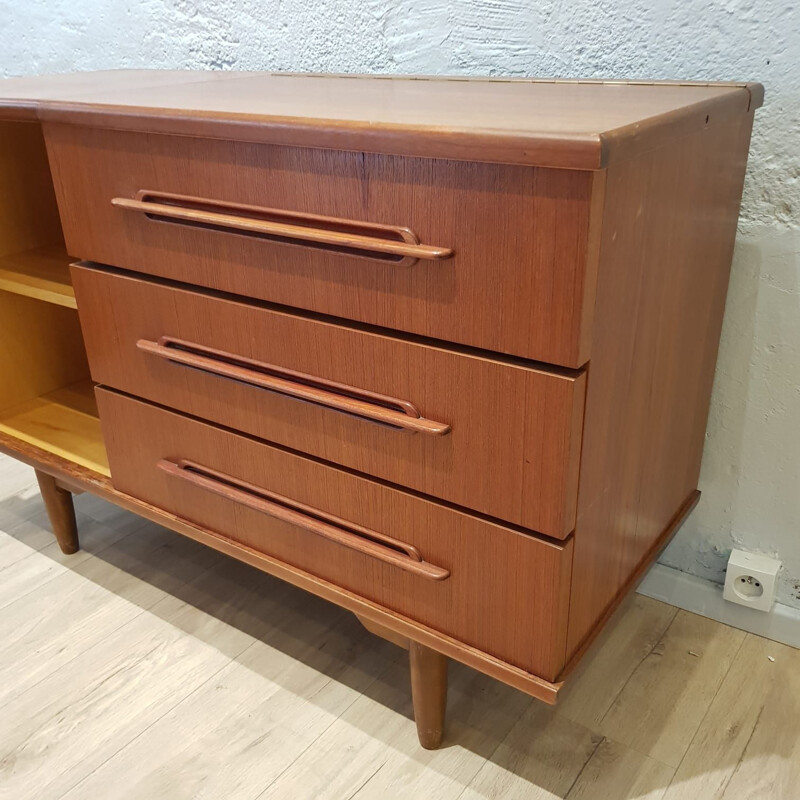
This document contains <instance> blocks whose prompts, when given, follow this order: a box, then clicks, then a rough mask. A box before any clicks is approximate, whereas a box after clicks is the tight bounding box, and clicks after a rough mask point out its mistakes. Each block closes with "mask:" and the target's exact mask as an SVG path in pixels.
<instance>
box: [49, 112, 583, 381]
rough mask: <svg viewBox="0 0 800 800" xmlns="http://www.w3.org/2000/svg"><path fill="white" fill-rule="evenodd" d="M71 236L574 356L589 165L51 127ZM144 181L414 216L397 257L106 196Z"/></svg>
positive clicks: (256, 202)
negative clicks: (416, 253)
mask: <svg viewBox="0 0 800 800" xmlns="http://www.w3.org/2000/svg"><path fill="white" fill-rule="evenodd" d="M45 136H46V140H47V145H48V151H49V154H50V159H51V164H52V169H53V176H54V181H55V185H56V192H57V194H58V198H59V207H60V211H61V218H62V222H63V224H64V232H65V235H66V239H67V249H68V250H69V252H70V253H72V254H73V255H75V256H78V257H80V258H83V259H86V260H90V261H96V262H100V263H104V264H112V265H114V266H117V267H124V268H126V269H133V270H137V271H141V272H145V273H148V274H151V275H159V276H161V277H164V278H171V279H174V280H180V281H184V282H186V283H190V284H195V285H200V286H208V287H211V288H213V289H220V290H223V291H227V292H232V293H234V294H238V295H243V296H246V297H255V298H260V299H262V300H268V301H270V302H274V303H281V304H284V305H289V306H293V307H295V308H298V307H299V308H305V309H310V310H312V311H318V312H322V313H325V314H332V315H335V316H338V317H344V318H346V319H351V320H358V321H360V322H366V323H370V324H374V325H380V326H383V327H387V328H394V329H397V330H404V331H409V332H411V333H417V334H421V335H424V336H430V337H434V338H437V339H446V340H449V341H454V342H461V343H463V344H468V345H473V346H476V347H481V348H485V349H489V350H495V351H499V352H504V353H511V354H514V355H518V356H522V357H525V358H530V359H536V360H540V361H547V362H550V363H555V364H562V365H564V366H568V367H579V366H581V365H582V364H583V363H584V362H585V361H586V359H587V357H588V351H587V348H586V344H587V341H588V340H587V338H586V336H585V330H584V325H585V322H586V316H587V314H586V312H585V306H587V305H589V306H591V305H592V304H593V302H594V298H593V295H592V293H591V291H587V286H588V288H589V289H591V288H592V287H593V285H594V284H593V278H592V276H591V275H587V258H588V250H589V212H590V208H591V200H592V186H593V177H592V173H588V172H576V171H565V170H550V169H536V168H533V167H514V166H503V165H491V164H477V163H474V164H464V163H459V162H454V161H442V160H436V159H413V158H399V157H395V156H375V155H366V154H357V153H348V152H341V151H331V150H313V149H303V148H298V147H273V146H268V145H254V144H246V143H241V142H239V143H237V142H219V141H211V140H204V139H197V138H178V137H167V136H148V135H144V134H134V133H123V132H115V131H105V130H92V129H87V128H82V127H78V126H70V125H50V124H47V125H45ZM140 192H146V193H161V194H170V195H183V196H190V197H194V198H204V199H205V200H207V201H211V202H212V203H214V202H215V203H234V204H239V205H247V206H256V207H261V208H266V209H279V210H282V211H284V212H291V213H299V214H314V215H324V216H326V217H334V218H337V219H343V220H350V221H351V223H353V224H357V223H361V224H376V225H389V226H396V227H400V228H408V229H410V230H411V231H412V232H413V233H414V234H415V236H416V237H417V238H418V240H419V241H420V242H421V243H423V244H426V245H431V246H436V247H437V248H446V249H449V250H452V251H453V255H452V256H451V257H449V258H446V259H444V260H440V261H427V260H418V261H416V262H415V263H413V264H411V265H408V266H403V265H402V264H399V263H396V262H394V261H392V260H386V259H385V258H365V257H364V256H363V254H361V255H352V254H349V253H347V252H330V251H328V250H324V249H319V248H318V247H310V246H307V245H305V244H302V243H298V242H297V240H292V241H291V243H287V241H288V240H287V241H274V240H270V239H268V238H264V237H254V236H250V235H243V234H242V233H241V232H239V233H237V232H235V231H232V230H229V229H218V228H212V227H205V228H203V227H198V226H190V225H185V224H175V223H171V222H167V221H162V220H159V219H151V218H149V217H148V216H146V215H144V214H141V213H138V212H137V213H132V212H131V211H130V210H127V209H124V208H120V207H119V206H114V205H112V200H114V199H115V198H129V199H134V198H136V197H137V195H139V193H140Z"/></svg>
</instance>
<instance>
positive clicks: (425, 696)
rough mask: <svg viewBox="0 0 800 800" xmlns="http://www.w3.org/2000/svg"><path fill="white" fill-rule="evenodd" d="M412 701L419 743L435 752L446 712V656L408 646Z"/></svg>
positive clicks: (442, 732) (440, 738)
mask: <svg viewBox="0 0 800 800" xmlns="http://www.w3.org/2000/svg"><path fill="white" fill-rule="evenodd" d="M408 659H409V662H410V665H411V697H412V699H413V701H414V719H415V721H416V723H417V735H418V736H419V743H420V744H421V745H422V746H423V747H424V748H425V749H426V750H435V749H436V748H437V747H438V746H439V745H440V744H441V743H442V736H443V735H444V716H445V710H446V708H447V656H443V655H442V654H441V653H437V652H436V651H435V650H431V649H430V647H425V646H424V645H421V644H419V643H418V642H410V643H409V648H408Z"/></svg>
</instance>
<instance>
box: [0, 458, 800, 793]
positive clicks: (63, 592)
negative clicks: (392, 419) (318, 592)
mask: <svg viewBox="0 0 800 800" xmlns="http://www.w3.org/2000/svg"><path fill="white" fill-rule="evenodd" d="M76 505H77V508H78V514H79V523H80V529H81V543H82V546H83V549H82V550H81V552H79V553H77V554H75V555H73V556H63V555H62V554H61V553H60V551H59V550H58V547H57V545H56V544H55V542H54V540H53V537H52V535H51V533H50V531H49V529H48V525H47V520H46V517H45V513H44V508H43V505H42V502H41V500H40V498H39V495H38V492H37V491H36V484H35V480H34V476H33V472H32V471H31V470H30V469H28V468H26V467H24V466H22V465H20V464H18V463H17V462H15V461H13V460H11V459H8V458H5V457H2V456H0V798H4V799H5V798H9V800H24V799H25V798H36V799H37V800H45V799H46V798H70V800H78V799H81V800H82V799H83V798H87V799H89V798H90V799H91V800H105V799H106V798H108V799H109V800H111V799H113V798H142V800H145V799H146V800H157V799H159V798H166V799H168V800H183V799H184V798H186V799H187V800H188V798H193V799H194V798H198V799H199V798H202V800H210V799H211V798H221V799H224V800H250V799H252V800H255V798H264V799H266V798H287V799H288V798H291V800H298V799H302V798H333V799H334V800H349V798H359V799H360V800H365V798H380V799H381V800H386V799H387V798H395V797H396V798H435V799H436V800H440V799H441V800H445V799H446V798H452V800H456V799H457V798H461V800H477V799H478V798H503V799H504V800H505V799H506V798H508V799H509V800H513V799H514V798H520V800H536V799H538V798H569V800H578V799H579V798H580V799H581V800H586V799H587V798H588V799H589V800H624V799H627V798H647V799H648V800H656V798H667V799H668V800H677V799H678V798H692V799H694V798H698V799H699V800H711V798H726V800H728V799H733V798H735V800H744V798H798V797H800V736H798V734H799V733H800V651H797V650H794V649H792V648H790V647H786V646H783V645H779V644H775V643H773V642H769V641H767V640H765V639H760V638H758V637H756V636H753V635H751V634H746V633H743V632H741V631H738V630H735V629H733V628H728V627H726V626H724V625H720V624H718V623H716V622H712V621H710V620H707V619H704V618H702V617H698V616H694V615H692V614H689V613H686V612H684V611H678V610H677V609H675V608H672V607H670V606H666V605H663V604H661V603H658V602H656V601H654V600H651V599H649V598H646V597H641V596H633V597H632V598H630V600H629V601H628V602H627V603H626V605H625V607H624V608H623V610H622V612H621V613H620V614H618V615H617V618H616V619H615V621H614V623H613V624H612V625H611V626H610V628H609V629H608V630H607V631H606V633H605V634H604V635H603V637H602V639H601V641H600V642H598V644H597V645H596V646H595V647H594V648H593V651H592V652H591V654H590V655H589V657H588V658H587V659H586V661H585V662H584V664H583V666H582V667H581V668H580V670H579V672H578V674H577V675H576V676H575V679H574V680H573V682H572V685H571V688H570V689H569V690H568V693H567V694H566V695H565V696H564V700H563V702H561V703H560V704H559V706H558V707H557V708H555V709H553V708H550V707H547V706H545V705H543V704H541V703H539V702H536V701H533V700H531V699H530V698H528V697H526V696H525V695H523V694H521V693H520V692H517V691H515V690H513V689H510V688H509V687H507V686H503V685H502V684H500V683H497V682H496V681H493V680H491V679H489V678H486V677H484V676H482V675H480V674H478V673H476V672H473V671H472V670H470V669H468V668H466V667H462V666H461V665H458V664H453V665H452V668H451V688H450V701H449V707H448V718H449V721H448V729H447V738H446V742H445V745H444V746H443V747H442V749H441V750H439V751H436V752H427V751H425V750H422V749H421V748H420V747H419V745H418V744H417V738H416V731H415V727H414V723H413V721H412V718H411V704H410V690H409V685H408V670H407V665H406V653H405V651H402V650H400V649H399V648H397V647H395V646H394V645H391V644H389V643H387V642H384V641H383V640H381V639H378V638H376V637H374V636H372V635H371V634H369V633H367V632H366V631H365V630H364V629H363V628H361V626H360V624H359V623H358V622H357V621H356V619H355V618H354V617H353V616H352V615H350V614H348V613H346V612H344V611H341V610H339V609H337V608H336V607H335V606H332V605H330V604H328V603H326V602H324V601H322V600H319V599H317V598H315V597H312V596H310V595H307V594H305V593H303V592H301V591H299V590H296V589H294V588H292V587H290V586H288V585H286V584H282V583H281V582H279V581H277V580H276V579H274V578H271V577H269V576H267V575H264V574H262V573H260V572H258V571H256V570H255V569H252V568H250V567H248V566H246V565H243V564H239V563H237V562H235V561H233V560H231V559H227V558H225V557H224V556H221V555H218V554H217V553H215V552H213V551H211V550H208V549H206V548H204V547H203V546H202V545H199V544H196V543H194V542H192V541H190V540H188V539H184V538H182V537H180V536H179V535H178V534H174V533H171V532H169V531H167V530H164V529H162V528H159V527H157V526H155V525H153V524H151V523H149V522H146V521H144V520H141V519H139V518H138V517H135V516H133V515H131V514H129V513H127V512H124V511H122V510H119V509H117V508H115V507H114V506H111V505H108V504H106V503H104V502H103V501H100V500H98V499H97V498H93V497H91V496H87V495H82V496H80V497H78V498H77V502H76Z"/></svg>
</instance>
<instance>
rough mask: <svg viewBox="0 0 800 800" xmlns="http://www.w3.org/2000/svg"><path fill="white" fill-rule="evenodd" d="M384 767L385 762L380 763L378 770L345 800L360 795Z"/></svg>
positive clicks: (351, 799) (350, 799)
mask: <svg viewBox="0 0 800 800" xmlns="http://www.w3.org/2000/svg"><path fill="white" fill-rule="evenodd" d="M385 766H386V761H381V763H380V765H379V766H378V768H377V769H376V770H375V772H373V773H372V774H371V775H370V776H369V777H368V778H367V779H366V780H365V781H364V782H363V783H362V784H361V785H360V786H359V787H358V788H357V789H356V790H355V791H354V792H353V794H351V795H349V796H348V797H347V798H346V799H345V800H353V798H354V797H356V796H357V795H359V794H360V793H361V790H362V789H364V787H365V786H366V785H367V784H368V783H369V782H370V781H371V780H372V779H373V778H374V777H375V776H376V775H377V774H378V773H379V772H380V771H381V770H382V769H383V768H384V767H385Z"/></svg>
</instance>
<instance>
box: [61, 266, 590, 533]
mask: <svg viewBox="0 0 800 800" xmlns="http://www.w3.org/2000/svg"><path fill="white" fill-rule="evenodd" d="M72 275H73V284H74V286H75V292H76V298H77V301H78V309H79V313H80V317H81V325H82V328H83V331H84V338H85V341H86V348H87V352H88V355H89V363H90V366H91V370H92V377H93V378H94V380H95V381H97V382H98V383H102V384H105V385H107V386H110V387H113V388H116V389H120V390H122V391H124V392H127V393H130V394H135V395H138V396H140V397H144V398H145V399H148V400H152V401H154V402H157V403H159V404H161V405H164V406H169V407H171V408H176V409H178V410H180V411H183V412H186V413H189V414H192V415H194V416H197V417H201V418H203V419H207V420H210V421H212V422H216V423H219V424H222V425H225V426H226V427H229V428H233V429H235V430H238V431H243V432H245V433H248V434H252V435H254V436H257V437H259V438H262V439H265V440H268V441H270V442H276V443H279V444H281V445H285V446H287V447H291V448H293V449H294V450H300V451H302V452H305V453H310V454H313V455H315V456H318V457H320V458H323V459H326V460H328V461H332V462H334V463H337V464H342V465H344V466H347V467H350V468H352V469H355V470H358V471H360V472H363V473H366V474H368V475H372V476H376V477H378V478H383V479H385V480H388V481H391V482H393V483H396V484H400V485H402V486H406V487H409V488H412V489H416V490H418V491H420V492H423V493H425V494H428V495H432V496H434V497H437V498H441V499H443V500H447V501H450V502H452V503H456V504H458V505H460V506H465V507H467V508H470V509H474V510H476V511H480V512H483V513H484V514H488V515H491V516H493V517H497V518H499V519H503V520H506V521H508V522H512V523H514V524H517V525H521V526H523V527H525V528H530V529H532V530H535V531H539V532H541V533H545V534H548V535H550V536H555V537H559V538H563V537H564V536H566V535H567V534H569V532H570V531H571V530H572V529H573V527H574V522H575V505H576V496H577V475H578V459H579V454H580V435H581V430H580V428H581V424H582V419H583V397H584V375H583V373H569V374H558V373H554V372H549V371H543V370H538V369H532V368H530V367H528V366H520V365H518V364H512V363H507V362H501V361H498V360H494V359H489V358H484V357H479V356H475V355H471V354H464V353H458V352H454V351H452V350H448V349H443V348H439V347H431V346H429V345H426V344H420V343H417V342H410V341H406V340H402V339H398V338H395V337H391V336H386V335H381V334H376V333H372V332H367V331H363V330H356V329H353V328H349V327H345V326H341V325H335V324H331V323H329V322H323V321H319V320H314V319H309V318H306V317H300V316H297V315H295V314H290V313H286V312H283V311H276V310H274V309H269V308H265V307H259V306H255V305H252V304H247V303H243V302H237V301H233V300H230V299H224V298H220V297H218V296H212V295H209V294H204V293H201V292H199V291H190V290H187V289H182V288H177V287H174V286H168V285H163V284H158V283H155V282H153V281H149V280H143V279H140V278H137V277H130V276H124V275H120V274H119V273H113V272H109V271H104V270H102V269H97V268H93V267H87V266H79V267H73V273H72ZM192 367H193V368H192Z"/></svg>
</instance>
